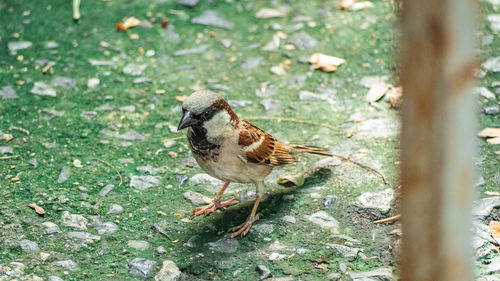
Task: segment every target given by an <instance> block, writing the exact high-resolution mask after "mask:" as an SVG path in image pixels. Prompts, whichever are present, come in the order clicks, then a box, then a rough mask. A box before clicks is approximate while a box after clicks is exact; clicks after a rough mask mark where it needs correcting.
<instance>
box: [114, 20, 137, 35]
mask: <svg viewBox="0 0 500 281" xmlns="http://www.w3.org/2000/svg"><path fill="white" fill-rule="evenodd" d="M140 23H141V21H140V20H138V19H137V18H135V17H129V18H125V20H124V21H123V22H119V23H117V24H116V31H117V32H119V31H123V32H125V31H127V30H128V29H129V28H131V27H134V26H138V25H139V24H140Z"/></svg>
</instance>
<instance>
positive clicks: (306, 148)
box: [289, 144, 332, 157]
mask: <svg viewBox="0 0 500 281" xmlns="http://www.w3.org/2000/svg"><path fill="white" fill-rule="evenodd" d="M289 151H290V152H291V153H292V154H297V153H308V154H314V155H320V156H327V157H331V156H332V153H331V152H330V151H328V149H326V148H324V147H317V146H310V145H301V144H290V145H289Z"/></svg>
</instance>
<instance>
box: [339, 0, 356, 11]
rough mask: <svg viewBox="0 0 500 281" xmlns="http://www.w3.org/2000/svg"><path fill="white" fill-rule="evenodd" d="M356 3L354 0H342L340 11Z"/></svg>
mask: <svg viewBox="0 0 500 281" xmlns="http://www.w3.org/2000/svg"><path fill="white" fill-rule="evenodd" d="M356 2H357V1H356V0H342V2H340V9H342V10H347V9H349V8H350V7H351V6H352V5H354V3H356Z"/></svg>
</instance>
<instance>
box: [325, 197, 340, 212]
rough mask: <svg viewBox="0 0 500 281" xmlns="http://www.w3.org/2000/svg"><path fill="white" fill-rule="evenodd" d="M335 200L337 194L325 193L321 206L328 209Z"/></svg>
mask: <svg viewBox="0 0 500 281" xmlns="http://www.w3.org/2000/svg"><path fill="white" fill-rule="evenodd" d="M335 201H337V196H335V195H327V196H326V197H325V198H323V207H325V209H328V208H330V207H331V206H332V205H333V203H335Z"/></svg>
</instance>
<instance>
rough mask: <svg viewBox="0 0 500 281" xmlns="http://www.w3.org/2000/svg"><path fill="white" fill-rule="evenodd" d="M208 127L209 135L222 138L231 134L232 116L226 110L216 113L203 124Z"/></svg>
mask: <svg viewBox="0 0 500 281" xmlns="http://www.w3.org/2000/svg"><path fill="white" fill-rule="evenodd" d="M203 126H204V127H205V129H207V137H209V138H220V137H228V136H231V133H232V130H233V127H232V125H231V118H230V117H229V114H227V112H226V111H225V110H223V111H220V112H218V113H217V114H215V115H214V116H213V117H212V119H210V120H208V121H205V123H204V124H203Z"/></svg>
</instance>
